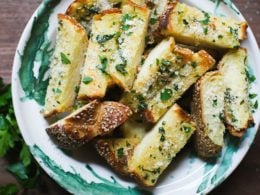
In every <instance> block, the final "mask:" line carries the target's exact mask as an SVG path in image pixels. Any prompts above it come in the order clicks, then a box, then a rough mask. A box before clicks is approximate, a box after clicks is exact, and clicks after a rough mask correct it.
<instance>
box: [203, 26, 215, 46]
mask: <svg viewBox="0 0 260 195" xmlns="http://www.w3.org/2000/svg"><path fill="white" fill-rule="evenodd" d="M203 32H204V34H205V35H207V34H208V32H209V28H208V27H207V26H206V27H204V28H203ZM213 42H214V41H213Z"/></svg>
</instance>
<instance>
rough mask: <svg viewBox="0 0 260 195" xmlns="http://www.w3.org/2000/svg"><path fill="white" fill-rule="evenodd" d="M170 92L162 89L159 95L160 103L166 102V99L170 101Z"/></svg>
mask: <svg viewBox="0 0 260 195" xmlns="http://www.w3.org/2000/svg"><path fill="white" fill-rule="evenodd" d="M172 93H173V92H172V90H171V89H164V90H163V91H162V92H161V94H160V98H161V100H162V101H167V100H168V99H170V98H171V97H172Z"/></svg>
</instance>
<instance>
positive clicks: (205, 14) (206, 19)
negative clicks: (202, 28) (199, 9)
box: [197, 12, 210, 25]
mask: <svg viewBox="0 0 260 195" xmlns="http://www.w3.org/2000/svg"><path fill="white" fill-rule="evenodd" d="M203 13H204V19H203V20H197V21H198V22H199V23H201V24H203V25H208V24H209V22H210V15H209V14H208V13H207V12H203Z"/></svg>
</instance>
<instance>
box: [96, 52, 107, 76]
mask: <svg viewBox="0 0 260 195" xmlns="http://www.w3.org/2000/svg"><path fill="white" fill-rule="evenodd" d="M99 61H100V63H101V66H97V69H99V70H100V71H101V72H102V73H104V74H106V75H109V74H108V72H107V71H106V68H107V64H108V59H107V58H106V57H105V56H99Z"/></svg>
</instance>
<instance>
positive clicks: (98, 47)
mask: <svg viewBox="0 0 260 195" xmlns="http://www.w3.org/2000/svg"><path fill="white" fill-rule="evenodd" d="M121 16H122V15H121V11H120V10H119V9H111V10H106V11H103V12H102V13H100V14H98V15H95V16H94V18H93V24H92V31H91V38H90V40H89V45H88V48H87V53H86V60H85V64H84V68H83V70H82V79H81V84H80V89H79V94H78V98H79V99H95V98H103V97H104V96H105V94H106V91H107V88H108V87H109V86H111V85H112V84H113V81H112V80H111V77H110V74H109V66H110V65H112V64H113V63H116V64H118V63H120V62H121V61H120V58H119V56H117V55H116V54H117V52H116V51H117V48H118V46H117V36H118V32H119V29H120V23H121ZM118 60H119V61H118Z"/></svg>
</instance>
